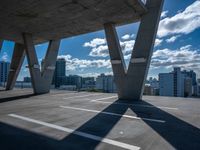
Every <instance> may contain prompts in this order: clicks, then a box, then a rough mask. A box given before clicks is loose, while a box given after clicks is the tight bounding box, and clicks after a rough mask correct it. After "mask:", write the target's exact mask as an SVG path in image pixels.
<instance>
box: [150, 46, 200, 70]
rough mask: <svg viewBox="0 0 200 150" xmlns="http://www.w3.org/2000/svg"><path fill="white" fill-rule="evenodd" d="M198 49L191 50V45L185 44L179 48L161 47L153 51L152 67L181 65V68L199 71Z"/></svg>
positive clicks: (199, 53) (199, 52)
mask: <svg viewBox="0 0 200 150" xmlns="http://www.w3.org/2000/svg"><path fill="white" fill-rule="evenodd" d="M199 58H200V51H199V50H192V46H191V45H186V46H183V47H181V48H180V49H176V50H171V49H167V48H166V49H162V50H157V51H155V52H154V53H153V57H152V62H151V67H152V68H162V67H164V68H172V67H181V68H183V69H192V70H194V71H196V73H200V68H199V66H200V60H199Z"/></svg>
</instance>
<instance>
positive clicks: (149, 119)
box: [60, 105, 166, 123]
mask: <svg viewBox="0 0 200 150" xmlns="http://www.w3.org/2000/svg"><path fill="white" fill-rule="evenodd" d="M60 107H61V108H66V109H73V110H79V111H87V112H93V113H101V114H105V115H112V116H120V117H124V118H129V119H136V120H146V121H151V122H158V123H165V122H166V121H164V120H158V119H151V118H140V117H136V116H130V115H121V114H116V113H112V112H106V111H99V110H93V109H84V108H78V107H69V106H62V105H61V106H60Z"/></svg>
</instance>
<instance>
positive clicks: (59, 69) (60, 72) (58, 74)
mask: <svg viewBox="0 0 200 150" xmlns="http://www.w3.org/2000/svg"><path fill="white" fill-rule="evenodd" d="M65 67H66V61H65V59H64V58H59V59H57V61H56V67H55V72H54V77H53V82H52V83H53V84H55V87H59V86H60V85H62V84H63V79H64V78H65Z"/></svg>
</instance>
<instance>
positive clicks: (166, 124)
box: [0, 89, 200, 150]
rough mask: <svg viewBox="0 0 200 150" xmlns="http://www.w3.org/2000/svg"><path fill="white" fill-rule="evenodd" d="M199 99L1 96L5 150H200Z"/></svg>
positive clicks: (1, 141) (29, 93)
mask: <svg viewBox="0 0 200 150" xmlns="http://www.w3.org/2000/svg"><path fill="white" fill-rule="evenodd" d="M199 108H200V99H192V98H188V99H184V98H171V97H153V96H144V97H143V101H139V102H128V101H120V100H117V98H116V94H103V93H87V92H79V93H78V92H66V91H56V90H53V91H51V93H50V94H45V95H38V96H34V95H33V94H32V91H30V90H27V89H26V90H13V91H9V92H8V91H0V149H2V150H14V149H17V150H55V149H56V150H57V149H58V150H68V149H69V150H76V149H80V150H92V149H97V150H104V149H105V150H112V149H113V150H118V149H132V150H136V149H142V150H161V149H162V150H168V149H170V150H171V149H180V150H182V149H185V150H198V149H200V109H199Z"/></svg>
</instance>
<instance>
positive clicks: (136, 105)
mask: <svg viewBox="0 0 200 150" xmlns="http://www.w3.org/2000/svg"><path fill="white" fill-rule="evenodd" d="M90 102H96V103H105V104H115V105H126V106H135V107H149V108H160V109H171V110H178V108H175V107H165V106H149V105H142V104H127V103H119V102H104V101H96V100H92V101H90Z"/></svg>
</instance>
